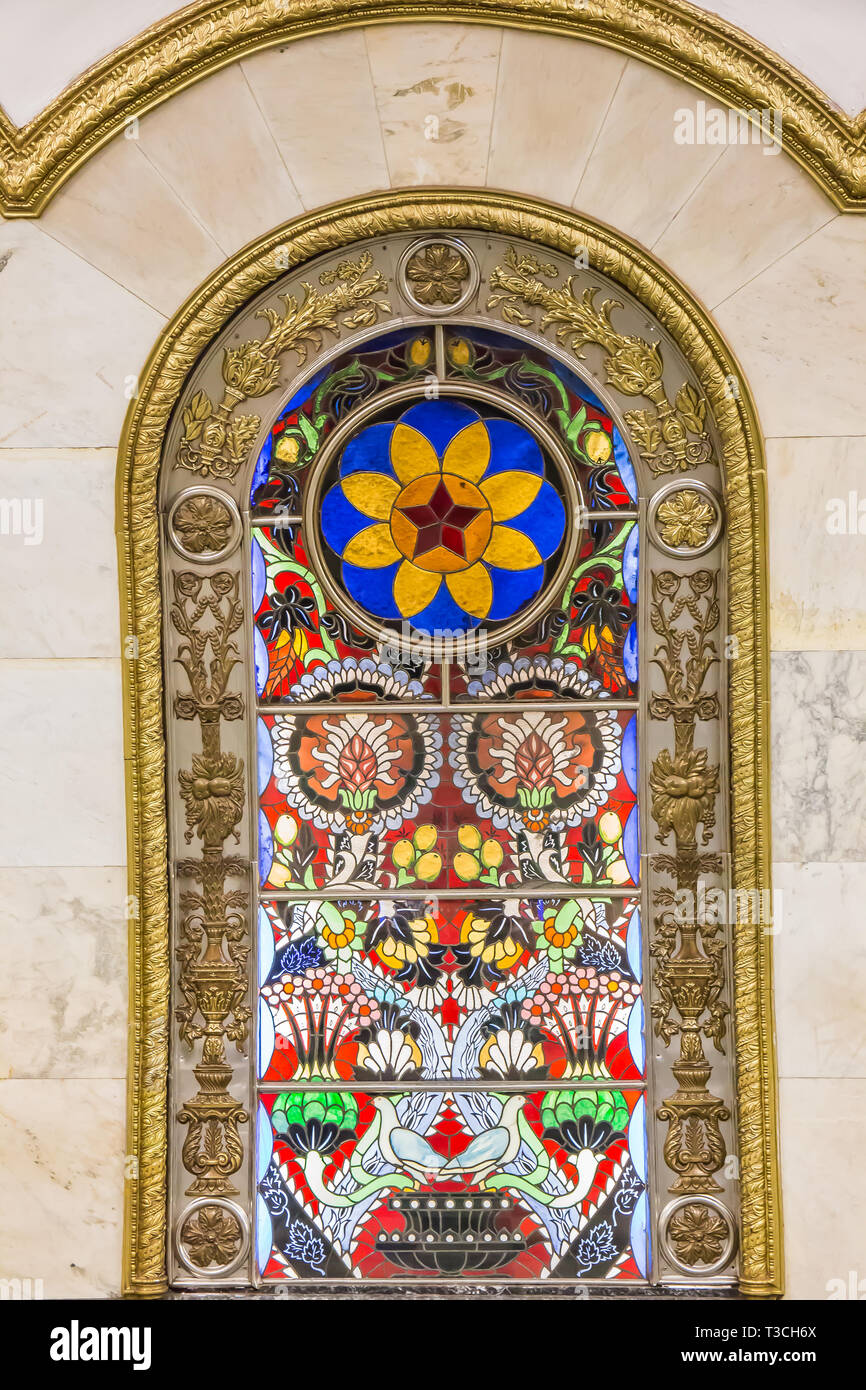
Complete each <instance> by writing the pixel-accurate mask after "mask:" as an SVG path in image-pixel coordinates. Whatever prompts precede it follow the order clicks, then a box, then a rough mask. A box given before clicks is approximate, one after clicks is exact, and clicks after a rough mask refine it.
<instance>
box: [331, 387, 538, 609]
mask: <svg viewBox="0 0 866 1390" xmlns="http://www.w3.org/2000/svg"><path fill="white" fill-rule="evenodd" d="M321 524H322V533H323V535H324V538H325V541H326V542H327V545H328V546H329V547H330V549H331V551H332V552H333V554H334V556H335V557H337V558H338V559H339V561H340V564H341V573H342V579H343V583H344V585H345V587H346V590H347V591H348V593H349V594H350V596H351V597H352V598H353V599H354V600H355V602H356V603H358V604H359V605H361V606H362V607H363V608H364V609H366V610H367V612H369V613H371V614H372V615H373V616H374V617H375V618H377V619H379V620H380V621H385V622H397V623H399V622H402V621H404V620H408V621H409V622H411V624H412V626H413V627H414V628H416V629H417V630H419V631H421V632H426V633H455V632H464V631H467V630H469V629H471V628H474V627H477V626H478V625H479V623H482V622H485V623H499V622H503V621H506V620H507V619H509V618H511V617H513V616H514V615H515V614H516V613H518V612H519V611H520V610H521V609H522V608H524V607H525V606H526V605H527V604H528V603H530V602H531V601H532V599H534V598H535V596H536V595H537V594H538V592H539V591H540V589H541V587H542V585H543V584H544V580H545V571H546V562H547V561H548V560H549V559H550V558H551V557H552V556H553V555H555V553H556V551H557V550H558V548H559V546H560V544H561V543H562V539H563V536H564V534H565V509H564V507H563V503H562V500H561V498H560V496H559V494H558V492H557V491H556V489H555V488H554V487H553V486H552V484H551V483H550V482H549V481H548V480H547V478H546V477H545V464H544V457H543V455H542V452H541V450H540V448H539V446H538V444H537V443H536V441H535V439H534V438H533V437H532V435H531V434H530V433H529V432H528V431H527V430H526V429H524V428H523V427H522V426H521V425H519V424H517V423H516V422H515V421H512V420H502V419H487V420H483V419H482V418H481V417H480V416H479V415H478V414H477V413H476V412H475V411H474V410H472V409H470V407H468V406H466V405H463V404H462V403H460V402H457V401H452V400H441V399H440V400H437V401H424V402H422V403H421V404H419V405H415V406H413V407H412V408H411V409H410V410H408V411H406V413H405V414H404V415H403V416H402V417H401V418H400V419H399V420H398V421H396V422H389V423H378V424H372V425H368V426H367V428H366V429H364V430H363V431H361V432H360V433H359V434H358V435H356V436H355V438H354V439H353V440H351V442H350V443H349V444H348V445H347V447H346V449H345V450H344V452H343V456H342V458H341V460H340V467H339V481H337V482H335V483H334V485H333V486H332V487H331V488H330V490H329V491H328V492H327V493H326V495H325V497H324V499H323V503H322V523H321Z"/></svg>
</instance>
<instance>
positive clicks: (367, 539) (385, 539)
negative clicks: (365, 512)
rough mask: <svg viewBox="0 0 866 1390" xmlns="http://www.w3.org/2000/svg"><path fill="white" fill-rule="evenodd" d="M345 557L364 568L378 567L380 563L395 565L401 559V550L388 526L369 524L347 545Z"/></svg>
mask: <svg viewBox="0 0 866 1390" xmlns="http://www.w3.org/2000/svg"><path fill="white" fill-rule="evenodd" d="M343 559H344V560H345V561H347V563H348V564H350V565H360V566H361V568H362V569H367V570H373V569H378V568H379V567H380V565H393V563H394V561H395V560H399V559H400V552H399V550H398V549H397V547H396V545H395V544H394V542H393V541H392V540H391V532H390V531H389V529H388V527H387V526H385V525H382V524H380V525H379V526H367V527H366V528H365V529H364V530H363V531H359V532H358V534H357V536H353V537H352V539H351V540H350V541H349V542H348V544H347V545H346V547H345V549H344V551H343Z"/></svg>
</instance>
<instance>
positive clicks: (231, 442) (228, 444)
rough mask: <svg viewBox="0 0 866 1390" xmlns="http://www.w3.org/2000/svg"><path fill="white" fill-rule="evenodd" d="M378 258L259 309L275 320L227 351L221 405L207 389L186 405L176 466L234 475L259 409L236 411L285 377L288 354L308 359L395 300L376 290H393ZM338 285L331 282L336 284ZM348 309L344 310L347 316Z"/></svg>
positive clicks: (331, 273) (343, 266)
mask: <svg viewBox="0 0 866 1390" xmlns="http://www.w3.org/2000/svg"><path fill="white" fill-rule="evenodd" d="M372 264H373V257H372V256H371V254H370V252H369V251H364V252H363V253H362V254H361V255H360V256H359V257H358V259H357V260H356V261H348V260H347V261H342V262H341V263H340V264H339V265H338V266H337V268H336V269H335V270H327V271H323V272H322V274H321V275H320V276H319V284H320V285H322V286H326V287H329V288H326V289H325V291H324V293H323V292H322V291H321V290H318V289H316V288H314V286H313V285H310V284H304V285H303V291H304V297H303V299H302V300H301V301H300V302H299V301H298V299H297V296H295V295H293V294H287V295H283V296H282V300H283V304H284V305H285V310H284V312H283V313H282V314H279V313H277V311H276V310H275V309H261V310H259V315H260V317H262V318H264V319H266V320H267V322H268V323H269V324H270V331H269V332H268V334H267V336H266V337H264V338H253V339H251V340H250V341H249V342H246V343H241V344H240V346H238V347H229V348H226V349H225V352H224V353H223V363H222V378H223V383H224V391H223V397H222V400H221V401H220V402H219V404H218V405H215V404H214V402H213V401H212V400H211V398H210V396H208V395H207V394H206V392H204V391H196V392H195V393H194V394H193V395H192V396H191V397H190V400H189V402H188V404H187V406H186V408H185V409H184V411H183V414H182V417H181V418H182V421H183V438H182V439H181V442H180V446H179V448H178V452H177V459H176V467H178V468H188V469H189V470H190V472H191V473H199V474H201V476H202V477H205V478H206V477H214V478H228V479H229V480H234V478H235V477H236V476H237V473H238V469H239V468H240V466H241V464H242V463H244V462H245V460H246V458H247V456H248V454H249V450H250V446H251V445H252V442H253V440H254V439H255V437H256V435H257V434H258V431H259V428H260V426H261V418H260V416H258V415H238V414H236V413H235V412H236V410H237V407H238V406H239V405H240V404H241V403H242V402H243V401H245V400H249V399H255V397H257V396H266V395H268V393H269V392H270V391H273V389H274V387H275V386H276V385H277V383H278V382H279V379H280V371H281V367H282V358H283V356H284V354H285V353H287V352H290V351H293V352H294V353H295V354H296V356H297V359H298V362H299V363H300V362H304V361H305V360H306V358H307V354H308V352H310V351H318V350H319V348H321V346H322V341H323V340H322V334H323V333H324V332H329V333H332V334H333V335H334V336H335V337H339V336H340V333H341V331H342V330H343V329H349V330H352V329H356V328H365V327H369V326H370V325H371V324H374V323H375V322H376V319H377V317H378V315H379V314H380V313H382V314H385V313H390V306H389V305H388V304H387V303H386V302H385V301H384V300H382V299H377V298H376V296H377V295H380V294H381V295H383V294H385V293H386V292H387V289H388V283H387V281H386V280H385V277H384V276H383V275H382V274H381V273H380V272H379V271H378V270H376V271H372V273H368V272H370V271H371V267H372ZM330 286H333V288H330ZM341 316H344V317H341Z"/></svg>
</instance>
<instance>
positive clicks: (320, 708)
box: [257, 699, 640, 715]
mask: <svg viewBox="0 0 866 1390" xmlns="http://www.w3.org/2000/svg"><path fill="white" fill-rule="evenodd" d="M639 708H640V701H639V700H544V699H539V700H463V701H459V702H452V703H451V704H450V705H443V704H442V703H441V702H440V701H434V700H406V701H401V700H379V701H378V702H372V701H371V702H369V703H368V702H366V701H365V702H361V701H360V700H359V701H358V703H357V704H355V703H353V702H352V701H346V703H345V704H341V703H340V701H339V700H329V701H325V702H319V701H316V702H313V701H310V703H309V704H306V703H303V702H302V701H300V700H297V701H295V700H286V701H284V702H276V703H275V702H273V701H268V702H264V701H263V702H261V703H260V704H259V705H258V706H257V709H258V712H259V714H329V715H335V714H382V713H384V712H386V711H387V710H399V712H400V713H401V714H444V715H451V714H461V713H462V714H472V713H478V714H502V713H503V712H506V713H509V714H510V713H511V712H512V711H514V710H517V711H518V712H519V713H526V712H528V711H530V710H533V711H534V710H556V711H558V712H560V713H561V712H563V711H567V712H568V713H571V714H573V713H575V712H576V711H578V710H584V709H588V710H620V709H623V710H637V709H639Z"/></svg>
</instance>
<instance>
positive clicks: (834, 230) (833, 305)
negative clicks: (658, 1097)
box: [674, 160, 866, 437]
mask: <svg viewBox="0 0 866 1390" xmlns="http://www.w3.org/2000/svg"><path fill="white" fill-rule="evenodd" d="M765 163H768V164H769V163H772V161H771V160H766V161H765ZM674 269H676V266H674ZM864 284H866V217H852V216H838V217H835V218H834V219H833V221H832V222H828V223H827V225H826V226H824V227H821V228H820V229H819V230H818V231H817V232H813V234H812V235H811V236H809V237H807V238H806V240H805V241H803V242H801V243H800V245H799V246H796V247H794V248H793V249H792V250H790V251H788V252H787V253H786V254H785V255H783V256H782V257H781V259H780V260H777V261H775V262H774V263H773V264H772V265H771V266H768V268H767V269H766V270H764V271H762V272H761V273H760V274H759V275H757V276H755V278H754V279H752V280H750V281H749V283H748V284H747V285H745V286H744V287H743V288H742V289H740V290H738V291H737V293H736V294H734V295H732V296H731V298H729V299H726V300H725V301H724V303H723V304H719V305H717V306H716V308H715V310H714V317H715V319H716V322H717V323H718V325H719V327H720V328H721V330H722V332H723V333H724V334H726V336H727V338H728V341H729V342H730V344H731V346H732V347H733V349H734V351H735V352H736V353H737V356H738V357H739V359H740V362H741V364H742V366H743V370H744V371H745V373H746V376H747V378H748V381H749V384H750V386H751V388H752V391H753V392H754V395H755V399H756V402H757V406H758V411H759V414H760V418H761V426H762V428H763V431H764V433H765V434H766V435H771V436H775V435H778V436H780V437H783V436H784V437H787V436H790V435H817V436H826V435H830V434H839V435H856V434H866V392H864V390H863V382H864V379H866V314H864V312H863V286H864Z"/></svg>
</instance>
